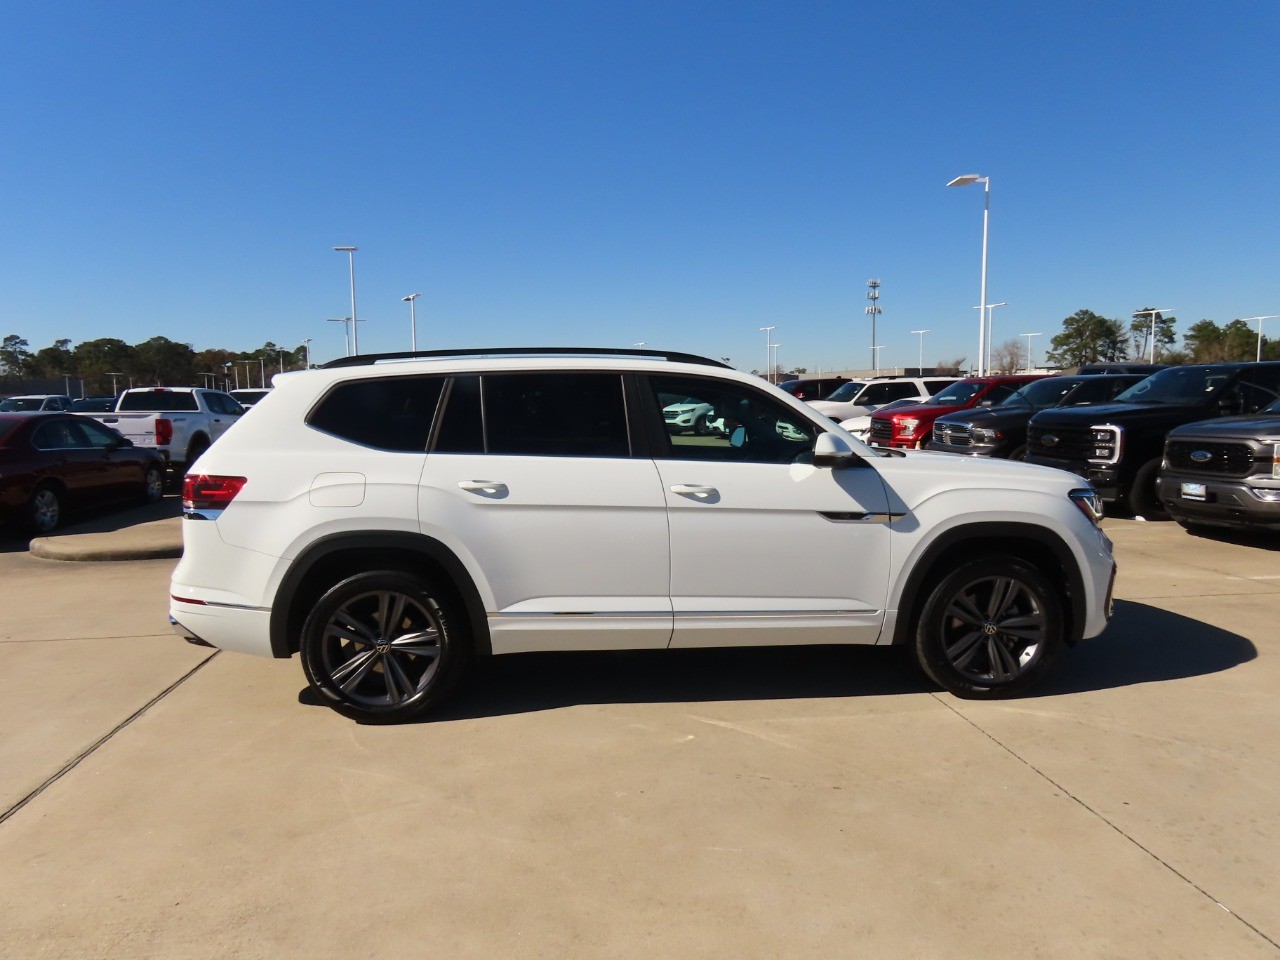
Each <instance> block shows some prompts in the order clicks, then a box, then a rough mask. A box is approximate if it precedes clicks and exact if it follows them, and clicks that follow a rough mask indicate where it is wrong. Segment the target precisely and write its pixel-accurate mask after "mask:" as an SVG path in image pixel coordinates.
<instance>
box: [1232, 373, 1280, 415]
mask: <svg viewBox="0 0 1280 960" xmlns="http://www.w3.org/2000/svg"><path fill="white" fill-rule="evenodd" d="M1239 389H1240V396H1241V398H1242V399H1243V401H1244V409H1245V412H1246V413H1253V412H1254V411H1256V410H1262V409H1263V408H1265V407H1269V406H1270V405H1271V404H1273V403H1274V402H1275V401H1276V400H1277V399H1280V367H1273V366H1270V365H1268V366H1259V367H1248V368H1246V369H1245V371H1244V373H1243V374H1241V375H1240V384H1239Z"/></svg>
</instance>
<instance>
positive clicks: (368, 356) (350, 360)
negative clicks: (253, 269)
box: [320, 347, 733, 370]
mask: <svg viewBox="0 0 1280 960" xmlns="http://www.w3.org/2000/svg"><path fill="white" fill-rule="evenodd" d="M547 356H559V357H582V356H595V357H644V358H647V359H656V360H669V361H671V362H672V363H697V364H702V365H704V366H710V367H723V368H725V369H726V370H732V369H733V368H732V367H730V366H729V365H728V364H727V363H721V362H720V361H719V360H711V359H709V358H707V357H699V356H697V355H695V354H692V353H676V352H673V351H670V350H634V349H631V348H625V349H614V348H611V347H472V348H467V349H463V350H411V351H407V352H405V353H361V354H357V355H356V356H354V357H339V358H338V359H337V360H330V361H329V362H328V363H324V364H321V365H320V369H321V370H329V369H332V368H333V367H365V366H371V365H373V364H375V363H379V362H381V361H383V360H418V359H424V358H429V357H437V358H439V357H547Z"/></svg>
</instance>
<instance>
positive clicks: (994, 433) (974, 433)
mask: <svg viewBox="0 0 1280 960" xmlns="http://www.w3.org/2000/svg"><path fill="white" fill-rule="evenodd" d="M969 436H971V437H973V439H974V440H976V441H977V442H978V443H994V442H995V441H997V440H999V439H1000V431H999V430H987V429H986V428H984V427H974V428H973V429H972V430H970V431H969Z"/></svg>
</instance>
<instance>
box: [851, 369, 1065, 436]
mask: <svg viewBox="0 0 1280 960" xmlns="http://www.w3.org/2000/svg"><path fill="white" fill-rule="evenodd" d="M1045 376H1046V374H1043V373H1019V374H1012V375H1009V376H999V377H968V378H967V379H964V380H957V381H956V382H955V383H953V384H952V385H951V386H949V387H947V389H945V390H943V391H942V392H941V393H939V394H937V395H936V396H934V397H932V398H931V399H930V400H929V402H928V403H922V404H919V405H917V406H914V407H901V408H899V409H897V410H891V411H887V412H886V413H884V414H883V415H877V414H873V415H872V417H871V443H872V444H873V445H874V446H879V447H923V446H925V444H926V442H927V441H928V439H929V435H930V434H931V433H932V432H933V421H935V420H937V419H938V418H939V417H941V416H943V415H944V414H948V413H955V412H956V411H957V410H968V409H969V408H971V407H992V406H995V405H996V404H997V403H999V402H1000V401H1002V400H1004V398H1005V397H1007V396H1009V395H1010V394H1012V393H1014V392H1015V391H1016V390H1017V389H1018V388H1019V387H1021V386H1023V385H1025V384H1028V383H1030V382H1031V381H1032V380H1040V379H1043V378H1044V377H1045Z"/></svg>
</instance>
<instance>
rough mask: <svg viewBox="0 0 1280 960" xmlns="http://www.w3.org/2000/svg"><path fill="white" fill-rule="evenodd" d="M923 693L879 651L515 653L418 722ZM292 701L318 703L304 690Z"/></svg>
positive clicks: (479, 665) (913, 676)
mask: <svg viewBox="0 0 1280 960" xmlns="http://www.w3.org/2000/svg"><path fill="white" fill-rule="evenodd" d="M929 689H930V686H929V684H928V681H926V680H925V678H924V677H923V676H922V675H921V674H920V672H919V671H918V670H916V669H915V666H914V665H913V664H912V662H911V660H910V659H909V658H908V657H907V656H906V655H905V654H904V653H903V652H902V651H900V650H894V649H890V648H887V647H807V646H806V647H758V648H756V647H750V648H743V647H735V648H733V649H715V650H625V651H605V652H591V653H577V652H572V653H570V652H565V653H518V654H509V655H505V656H501V657H492V658H490V659H488V660H482V661H479V662H476V663H473V664H472V669H471V671H470V672H469V675H468V677H467V678H466V679H465V680H464V682H463V686H462V688H461V689H459V690H458V691H457V692H456V693H455V694H454V695H453V697H452V698H451V699H450V701H449V703H448V704H446V705H445V706H443V707H442V708H441V709H440V710H438V711H436V712H435V713H432V714H430V715H429V716H428V717H426V718H424V720H423V721H422V722H426V723H431V722H440V721H448V720H470V719H475V718H478V717H496V716H505V715H509V714H519V713H534V712H538V711H542V710H554V709H558V708H562V707H570V706H580V705H583V704H592V703H699V702H704V701H719V700H727V701H731V700H791V699H805V698H832V697H870V696H894V695H898V694H904V693H926V692H928V691H929ZM298 701H299V702H300V703H304V704H308V705H314V706H320V705H321V702H320V700H319V699H318V698H317V697H316V696H315V694H314V693H312V691H311V690H310V689H309V688H307V689H304V690H302V691H301V692H300V693H299V695H298Z"/></svg>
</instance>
